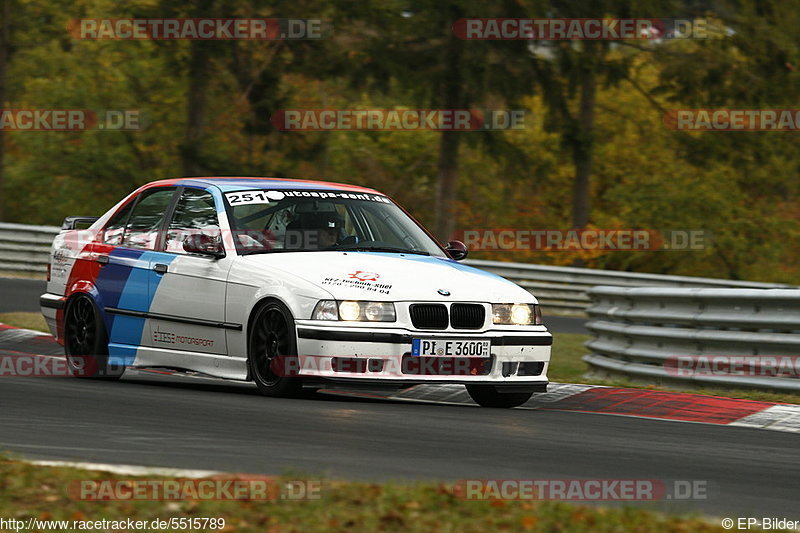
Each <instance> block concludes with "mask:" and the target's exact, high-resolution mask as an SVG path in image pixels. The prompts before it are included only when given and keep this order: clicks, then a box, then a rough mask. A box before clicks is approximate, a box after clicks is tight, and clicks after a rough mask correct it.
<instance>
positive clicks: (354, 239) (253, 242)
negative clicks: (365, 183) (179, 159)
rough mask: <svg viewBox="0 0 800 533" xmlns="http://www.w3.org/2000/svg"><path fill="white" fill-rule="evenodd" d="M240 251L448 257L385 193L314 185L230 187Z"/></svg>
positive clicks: (228, 201)
mask: <svg viewBox="0 0 800 533" xmlns="http://www.w3.org/2000/svg"><path fill="white" fill-rule="evenodd" d="M225 200H226V204H227V205H226V209H227V210H228V215H229V218H230V222H231V227H232V230H233V233H234V235H235V239H234V242H235V243H236V246H237V248H238V249H239V252H240V253H241V254H256V253H272V252H309V251H334V250H340V251H376V252H391V253H409V254H420V255H433V256H438V257H446V255H445V254H444V252H443V251H442V249H441V248H440V247H439V246H438V245H437V244H436V242H434V241H433V239H431V237H429V236H428V234H427V233H426V232H425V231H424V230H423V229H422V228H421V227H420V226H419V225H418V224H417V223H416V222H414V220H412V219H411V218H410V217H409V216H408V215H407V214H406V213H405V212H404V211H403V210H402V209H400V208H399V207H398V206H397V205H395V204H394V203H393V202H392V201H391V200H390V199H389V198H387V197H386V196H382V195H378V194H369V193H351V192H343V191H312V190H296V191H295V190H267V189H263V190H262V189H251V190H243V191H235V192H227V193H225Z"/></svg>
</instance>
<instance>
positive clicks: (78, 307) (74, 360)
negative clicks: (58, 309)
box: [64, 294, 125, 379]
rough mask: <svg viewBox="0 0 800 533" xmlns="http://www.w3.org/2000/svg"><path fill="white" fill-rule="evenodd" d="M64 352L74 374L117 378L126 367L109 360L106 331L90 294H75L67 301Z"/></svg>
mask: <svg viewBox="0 0 800 533" xmlns="http://www.w3.org/2000/svg"><path fill="white" fill-rule="evenodd" d="M64 315H65V322H64V354H65V355H66V357H67V365H68V366H69V369H70V372H72V375H73V376H75V377H82V378H104V379H119V378H120V377H121V376H122V373H123V372H124V371H125V368H124V367H123V366H120V365H109V364H108V335H107V334H106V327H105V325H103V320H102V318H101V316H100V312H99V311H98V310H97V307H96V306H95V305H94V302H93V301H92V299H91V298H89V297H88V296H86V295H83V294H81V295H78V296H75V297H74V298H72V299H71V300H70V301H69V304H68V305H67V308H66V312H65V313H64Z"/></svg>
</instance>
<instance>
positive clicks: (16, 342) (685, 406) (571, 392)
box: [0, 324, 800, 433]
mask: <svg viewBox="0 0 800 533" xmlns="http://www.w3.org/2000/svg"><path fill="white" fill-rule="evenodd" d="M0 353H15V354H21V353H27V354H40V355H43V356H49V357H61V356H62V355H61V354H63V349H62V348H61V346H59V345H58V344H56V343H55V342H54V341H53V338H52V337H51V336H50V335H48V334H46V333H42V332H40V331H33V330H27V329H18V328H12V327H10V326H6V325H4V324H0ZM190 377H191V376H190ZM203 377H204V378H206V377H205V376H203ZM325 392H331V393H334V394H342V395H348V396H357V397H358V396H363V397H369V398H385V399H391V400H402V401H412V402H426V403H437V404H445V405H474V403H473V402H472V399H471V398H470V397H469V395H468V394H467V391H466V389H465V388H464V387H463V386H461V385H449V384H437V385H417V386H415V387H412V388H410V389H406V390H404V391H402V392H399V393H384V392H375V393H362V392H345V391H325ZM517 409H535V410H542V411H571V412H580V413H594V414H605V415H617V416H633V417H638V418H652V419H659V420H671V421H678V422H695V423H703V424H715V425H725V426H735V427H746V428H757V429H769V430H773V431H785V432H790V433H800V405H794V404H776V403H771V402H760V401H753V400H740V399H736V398H725V397H720V396H707V395H703V394H691V393H684V392H665V391H654V390H648V389H622V388H617V387H603V386H598V385H580V384H573V383H550V384H549V385H548V392H546V393H540V394H534V395H533V397H532V398H531V399H530V400H529V401H528V402H527V403H526V404H525V405H523V406H520V407H518V408H517Z"/></svg>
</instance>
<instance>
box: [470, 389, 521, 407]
mask: <svg viewBox="0 0 800 533" xmlns="http://www.w3.org/2000/svg"><path fill="white" fill-rule="evenodd" d="M467 392H468V393H469V395H470V397H471V398H472V400H473V401H474V402H475V403H477V404H478V405H480V406H481V407H497V408H506V409H507V408H509V407H518V406H520V405H522V404H524V403H525V402H527V401H528V400H530V399H531V396H533V393H532V392H498V391H497V389H496V388H495V387H494V386H493V385H467Z"/></svg>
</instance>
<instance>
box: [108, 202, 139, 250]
mask: <svg viewBox="0 0 800 533" xmlns="http://www.w3.org/2000/svg"><path fill="white" fill-rule="evenodd" d="M135 202H136V200H135V199H133V200H131V201H130V202H128V203H127V204H125V206H124V207H123V208H122V209H120V210H119V211H117V213H116V214H115V215H114V216H113V217H111V219H110V220H109V221H108V224H106V229H105V231H104V232H103V242H104V243H105V244H111V245H112V246H119V245H120V244H122V237H123V234H124V233H125V224H126V223H127V222H128V215H130V214H131V209H132V208H133V204H134V203H135Z"/></svg>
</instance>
